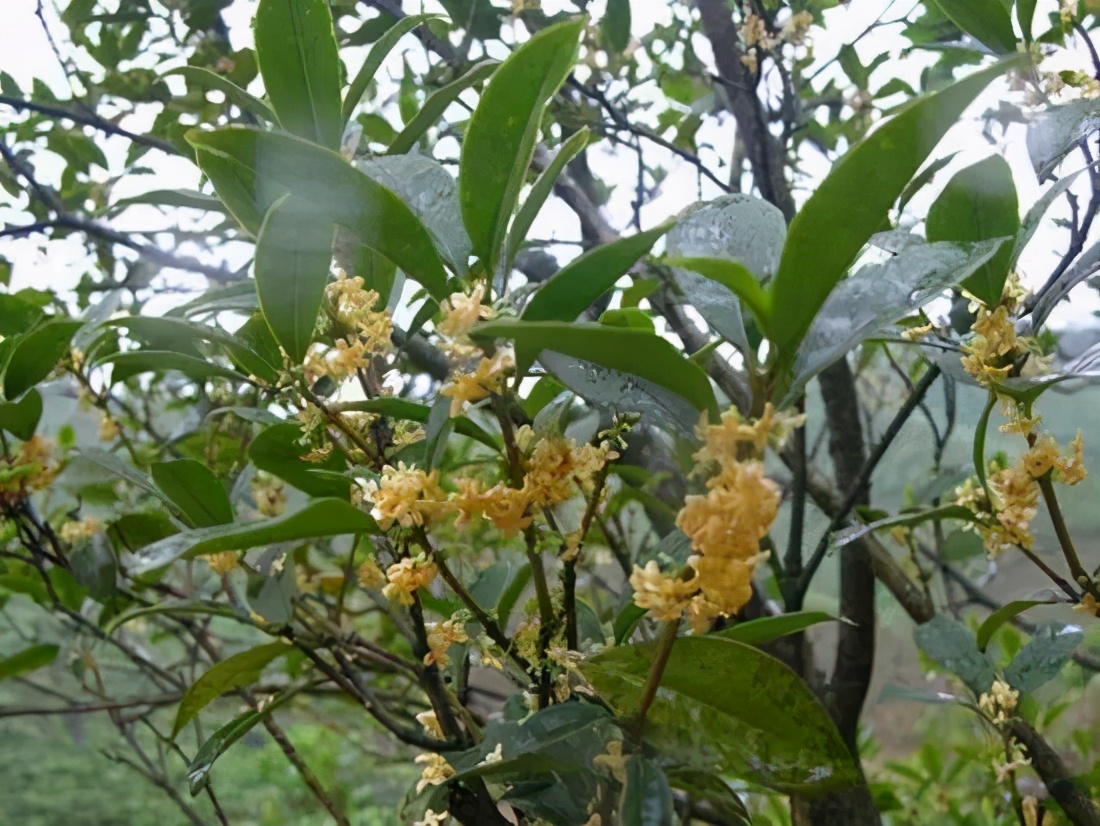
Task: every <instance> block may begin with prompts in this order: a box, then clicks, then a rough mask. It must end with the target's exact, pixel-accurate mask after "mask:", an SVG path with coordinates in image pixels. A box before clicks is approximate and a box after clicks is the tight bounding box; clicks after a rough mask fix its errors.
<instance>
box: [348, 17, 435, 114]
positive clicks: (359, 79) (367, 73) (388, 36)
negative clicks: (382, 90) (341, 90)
mask: <svg viewBox="0 0 1100 826" xmlns="http://www.w3.org/2000/svg"><path fill="white" fill-rule="evenodd" d="M433 19H436V20H437V19H439V18H437V17H435V16H434V15H430V14H411V15H409V16H408V17H404V18H402V19H401V20H398V21H397V22H396V23H394V24H393V25H392V26H391V27H390V28H389V29H387V30H386V32H385V34H383V35H382V36H381V37H379V38H378V39H377V40H376V41H374V45H373V46H371V49H370V51H369V52H368V53H367V58H366V60H364V61H363V65H362V66H361V67H360V68H359V71H358V72H357V73H356V75H355V79H354V80H352V82H351V85H350V86H348V91H347V94H346V95H344V105H343V117H344V120H351V115H352V113H353V112H354V111H355V107H356V106H358V105H359V101H361V100H362V99H363V95H364V94H366V92H367V87H368V86H370V82H371V81H372V80H373V79H374V76H375V74H376V73H377V72H378V69H379V67H381V65H382V63H383V62H384V61H385V59H386V57H387V56H388V55H389V53H390V52H391V51H393V47H394V46H396V45H397V42H398V41H399V40H400V39H401V38H402V37H404V36H405V35H406V34H408V33H409V32H411V31H412V30H413V29H415V28H416V27H417V26H419V25H421V24H423V23H424V22H426V21H428V20H433Z"/></svg>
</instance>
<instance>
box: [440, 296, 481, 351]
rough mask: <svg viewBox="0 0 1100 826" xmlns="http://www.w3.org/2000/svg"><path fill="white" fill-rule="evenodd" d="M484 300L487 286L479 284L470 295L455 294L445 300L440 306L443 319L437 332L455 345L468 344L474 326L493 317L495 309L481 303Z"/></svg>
mask: <svg viewBox="0 0 1100 826" xmlns="http://www.w3.org/2000/svg"><path fill="white" fill-rule="evenodd" d="M483 298H485V285H484V284H478V285H477V286H476V287H474V290H473V292H472V293H470V295H466V294H465V293H454V294H452V295H451V297H450V298H446V299H444V300H443V302H442V303H441V304H440V305H439V308H440V310H442V312H443V318H442V319H440V321H439V323H438V324H436V326H435V328H436V330H438V331H439V334H440V335H443V336H446V337H447V338H449V339H451V341H452V342H453V343H460V344H461V343H466V337H467V336H468V335H469V333H470V330H471V329H473V327H474V325H475V324H477V323H478V322H479V321H482V320H484V319H486V318H492V316H493V308H492V307H489V306H487V305H485V304H482V303H481V301H482V299H483Z"/></svg>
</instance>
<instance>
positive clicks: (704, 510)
mask: <svg viewBox="0 0 1100 826" xmlns="http://www.w3.org/2000/svg"><path fill="white" fill-rule="evenodd" d="M804 420H805V419H804V417H803V416H793V415H789V414H783V413H777V412H776V411H775V410H774V408H773V407H772V406H771V404H768V405H767V407H766V408H765V410H764V414H763V415H762V416H761V417H760V418H759V419H757V420H756V421H753V422H746V421H745V420H744V419H742V418H741V417H740V415H739V414H738V413H737V412H736V411H734V410H731V411H729V412H727V413H726V414H725V415H724V416H723V417H722V420H721V422H719V423H718V424H716V425H708V426H703V427H701V428H700V431H699V436H700V438H701V439H702V441H703V445H702V447H701V448H700V449H699V450H698V451H697V452H696V453H695V454H694V458H695V460H696V461H697V462H698V463H699V465H698V467H700V468H704V469H713V470H714V472H713V473H712V474H711V475H710V477H709V478H708V479H707V482H706V493H703V494H700V495H695V496H688V497H687V498H686V499H685V500H684V506H683V508H682V509H681V510H680V513H679V515H678V516H677V520H676V524H677V525H678V526H679V528H680V529H681V530H682V531H683V532H684V533H685V534H686V535H687V536H688V537H689V538H690V539H691V547H692V550H693V551H694V553H693V554H692V556H691V557H689V559H688V564H689V566H690V576H689V577H687V578H685V577H681V576H676V577H673V576H668V575H666V574H663V573H661V571H660V569H659V568H658V566H657V564H656V563H655V562H650V563H648V564H647V565H646V567H645V568H640V567H638V566H635V568H634V573H633V574H632V575H631V577H630V584H631V586H632V587H633V588H634V592H635V595H634V601H635V604H636V605H638V606H639V607H640V608H645V609H647V610H649V611H650V612H651V613H652V614H653V616H655V617H657V618H659V619H662V620H666V621H673V620H678V619H679V617H680V615H681V614H682V613H683V612H684V611H685V610H686V611H687V612H688V618H689V620H690V621H691V624H692V627H693V628H694V629H695V630H696V631H701V630H704V629H706V628H708V627H709V626H710V624H711V622H712V621H713V620H714V619H715V618H716V617H719V616H730V615H732V614H735V613H737V612H738V611H739V610H741V608H742V607H743V606H744V605H745V603H747V602H748V601H749V598H750V597H751V596H752V577H753V573H754V572H755V570H756V566H757V565H758V564H759V563H760V562H761V561H763V560H764V559H766V558H767V554H766V553H762V552H761V551H760V540H761V539H763V538H764V537H765V536H766V535H767V533H768V531H769V530H770V529H771V525H772V522H774V521H775V517H776V514H777V513H778V511H779V504H780V499H781V494H780V490H779V486H778V485H776V484H775V482H773V481H772V480H770V479H769V478H768V477H767V475H766V474H765V472H764V464H763V462H762V461H761V460H762V458H763V454H764V449H765V448H766V447H767V445H768V443H769V440H774V441H776V442H781V441H782V440H783V438H784V437H785V436H786V434H787V433H788V432H789V431H790V430H791V429H793V428H796V427H800V426H801V425H802V423H803V422H804Z"/></svg>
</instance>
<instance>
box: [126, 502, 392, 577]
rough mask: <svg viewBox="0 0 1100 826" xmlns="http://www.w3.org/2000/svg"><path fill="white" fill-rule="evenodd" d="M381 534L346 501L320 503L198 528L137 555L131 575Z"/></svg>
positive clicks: (130, 567) (152, 545)
mask: <svg viewBox="0 0 1100 826" xmlns="http://www.w3.org/2000/svg"><path fill="white" fill-rule="evenodd" d="M360 533H369V534H376V533H378V526H377V525H376V524H375V522H374V520H373V519H371V518H370V516H369V515H367V514H366V513H364V512H363V511H361V510H359V509H358V508H355V507H353V506H351V505H349V504H348V503H347V502H346V501H344V500H342V499H316V500H314V501H312V502H310V503H309V504H308V505H306V506H305V507H302V508H300V509H298V510H295V511H289V512H287V513H284V514H283V515H282V516H276V517H272V518H270V519H260V520H258V521H256V522H237V523H234V524H232V525H219V526H217V527H213V528H197V529H195V530H191V531H184V532H182V533H178V534H175V535H174V536H169V537H167V538H166V539H162V540H160V541H159V542H154V543H152V544H151V545H147V546H146V547H144V548H142V549H141V551H140V552H138V553H136V554H134V561H133V564H131V565H130V566H129V567H128V571H129V573H130V574H133V575H136V574H143V573H147V572H148V571H153V570H156V569H157V568H163V567H164V566H165V565H169V564H171V563H172V562H174V561H175V560H177V559H180V558H182V557H185V556H186V557H193V556H198V555H200V554H215V553H220V552H221V551H240V550H244V549H246V548H254V547H256V546H258V545H270V544H272V543H275V542H294V541H297V540H300V539H316V538H322V537H330V536H341V535H343V534H360Z"/></svg>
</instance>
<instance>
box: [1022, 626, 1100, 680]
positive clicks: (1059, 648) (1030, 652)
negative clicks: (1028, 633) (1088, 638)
mask: <svg viewBox="0 0 1100 826" xmlns="http://www.w3.org/2000/svg"><path fill="white" fill-rule="evenodd" d="M1084 638H1085V634H1084V632H1083V631H1082V630H1081V629H1080V628H1078V627H1077V626H1074V625H1062V624H1060V623H1050V624H1049V625H1044V626H1041V627H1040V628H1037V629H1036V630H1035V636H1034V637H1032V640H1031V642H1029V643H1028V644H1027V645H1025V646H1024V647H1023V648H1021V649H1020V651H1019V653H1018V654H1016V656H1015V657H1013V658H1012V662H1010V663H1009V664H1008V667H1007V668H1005V682H1007V683H1008V684H1009V685H1010V686H1012V687H1013V688H1015V689H1016V690H1017V691H1020V692H1022V693H1024V694H1028V693H1030V692H1032V691H1034V690H1035V689H1037V688H1039V687H1041V686H1043V685H1045V684H1046V683H1048V682H1050V681H1051V680H1053V679H1054V678H1055V677H1057V676H1058V672H1060V671H1061V670H1062V666H1064V665H1065V664H1066V663H1067V662H1069V658H1070V657H1072V656H1073V652H1074V651H1076V650H1077V646H1079V645H1080V644H1081V641H1082V640H1084Z"/></svg>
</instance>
